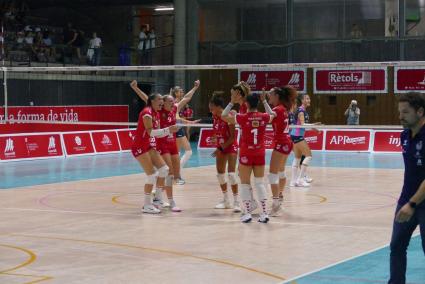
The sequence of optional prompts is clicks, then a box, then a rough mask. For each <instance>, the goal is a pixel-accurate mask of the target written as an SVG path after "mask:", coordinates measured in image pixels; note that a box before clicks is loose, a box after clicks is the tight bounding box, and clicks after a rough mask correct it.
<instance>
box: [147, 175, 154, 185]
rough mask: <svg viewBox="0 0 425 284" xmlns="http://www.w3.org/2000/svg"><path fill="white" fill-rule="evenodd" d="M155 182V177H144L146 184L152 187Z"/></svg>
mask: <svg viewBox="0 0 425 284" xmlns="http://www.w3.org/2000/svg"><path fill="white" fill-rule="evenodd" d="M155 181H156V175H155V174H153V175H146V184H150V185H154V184H155Z"/></svg>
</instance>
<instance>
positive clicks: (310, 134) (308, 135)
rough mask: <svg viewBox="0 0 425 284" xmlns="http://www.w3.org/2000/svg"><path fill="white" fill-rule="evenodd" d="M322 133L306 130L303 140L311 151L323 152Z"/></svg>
mask: <svg viewBox="0 0 425 284" xmlns="http://www.w3.org/2000/svg"><path fill="white" fill-rule="evenodd" d="M323 136H324V132H323V131H314V130H307V131H306V132H305V135H304V139H305V141H306V142H307V144H308V146H309V147H310V149H311V150H323Z"/></svg>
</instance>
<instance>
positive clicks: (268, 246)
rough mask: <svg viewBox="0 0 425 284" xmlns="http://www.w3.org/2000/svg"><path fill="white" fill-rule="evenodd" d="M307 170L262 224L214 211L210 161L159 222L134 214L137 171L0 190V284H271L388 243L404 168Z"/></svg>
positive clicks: (194, 172) (140, 178) (191, 173)
mask: <svg viewBox="0 0 425 284" xmlns="http://www.w3.org/2000/svg"><path fill="white" fill-rule="evenodd" d="M289 172H290V170H289V169H288V173H289ZM309 174H310V176H311V177H313V178H314V182H313V186H312V187H311V189H310V190H308V191H306V190H299V189H288V190H287V191H286V197H285V202H284V206H285V211H284V214H283V215H282V216H281V217H277V218H272V219H271V222H269V223H268V224H262V223H258V222H256V221H255V222H252V223H250V224H242V223H240V221H239V214H236V213H232V211H231V210H216V209H212V208H213V207H214V206H215V205H216V203H217V202H218V201H219V199H220V197H221V193H220V191H219V188H218V186H217V181H216V177H215V168H214V167H213V166H205V167H198V168H190V169H186V170H185V178H186V180H187V184H186V185H185V186H177V187H176V193H175V195H176V201H177V204H178V205H179V206H180V207H181V208H183V209H184V212H182V213H170V212H164V213H163V214H162V215H160V216H150V215H142V214H141V203H142V199H143V194H142V189H143V184H144V175H143V174H136V175H129V176H121V177H110V178H102V179H94V180H85V181H74V182H66V183H57V184H48V185H38V186H30V187H25V188H19V189H12V190H3V191H2V190H0V216H1V217H0V218H1V222H0V283H38V282H42V283H173V284H177V283H185V284H187V283H245V284H249V283H279V282H282V281H283V280H285V279H289V278H293V277H295V276H297V275H301V274H303V273H307V272H309V271H312V270H315V269H320V268H321V267H324V266H327V265H330V264H332V263H335V262H339V261H342V260H344V259H347V258H351V257H353V256H355V255H359V254H362V253H364V252H366V251H369V250H372V249H375V248H377V247H380V246H383V245H385V244H387V243H388V242H389V238H390V233H391V224H392V215H393V211H394V205H395V202H396V199H397V197H398V194H399V192H400V188H401V182H402V176H403V171H402V170H398V169H349V168H325V167H323V168H315V167H312V168H311V169H310V173H309Z"/></svg>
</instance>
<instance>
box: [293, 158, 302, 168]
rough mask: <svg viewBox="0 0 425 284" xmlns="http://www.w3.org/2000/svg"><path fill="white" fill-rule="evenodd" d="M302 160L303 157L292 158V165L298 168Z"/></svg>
mask: <svg viewBox="0 0 425 284" xmlns="http://www.w3.org/2000/svg"><path fill="white" fill-rule="evenodd" d="M300 161H301V159H297V158H294V160H292V167H293V168H298V166H299V165H300Z"/></svg>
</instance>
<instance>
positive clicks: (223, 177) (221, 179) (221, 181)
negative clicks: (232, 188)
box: [217, 174, 226, 185]
mask: <svg viewBox="0 0 425 284" xmlns="http://www.w3.org/2000/svg"><path fill="white" fill-rule="evenodd" d="M217 180H218V183H219V184H220V185H222V184H225V183H226V174H217Z"/></svg>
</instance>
